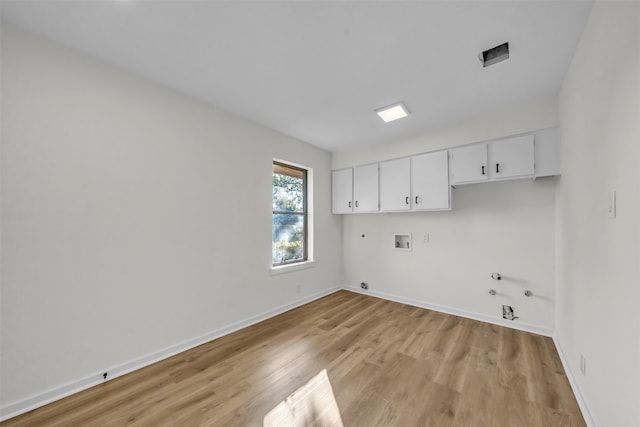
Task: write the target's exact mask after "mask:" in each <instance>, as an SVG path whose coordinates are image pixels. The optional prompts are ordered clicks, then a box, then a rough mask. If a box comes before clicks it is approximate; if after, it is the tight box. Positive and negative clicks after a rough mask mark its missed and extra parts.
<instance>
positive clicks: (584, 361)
mask: <svg viewBox="0 0 640 427" xmlns="http://www.w3.org/2000/svg"><path fill="white" fill-rule="evenodd" d="M580 372H581V373H582V375H583V376H585V377H586V376H587V358H586V357H584V355H582V354H581V355H580Z"/></svg>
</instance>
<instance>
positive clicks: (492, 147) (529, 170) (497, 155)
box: [487, 135, 535, 180]
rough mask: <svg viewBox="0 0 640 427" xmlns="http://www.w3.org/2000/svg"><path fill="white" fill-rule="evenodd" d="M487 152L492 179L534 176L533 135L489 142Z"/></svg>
mask: <svg viewBox="0 0 640 427" xmlns="http://www.w3.org/2000/svg"><path fill="white" fill-rule="evenodd" d="M487 154H488V159H489V176H490V177H491V179H492V180H502V179H516V178H526V177H533V176H534V159H535V156H534V151H533V135H526V136H519V137H516V138H509V139H504V140H502V141H494V142H490V143H489V144H488V152H487Z"/></svg>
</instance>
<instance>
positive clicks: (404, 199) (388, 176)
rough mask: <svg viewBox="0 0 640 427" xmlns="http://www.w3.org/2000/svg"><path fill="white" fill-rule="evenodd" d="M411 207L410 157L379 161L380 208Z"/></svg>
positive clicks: (387, 209)
mask: <svg viewBox="0 0 640 427" xmlns="http://www.w3.org/2000/svg"><path fill="white" fill-rule="evenodd" d="M409 209H411V159H409V158H408V157H407V158H404V159H397V160H389V161H386V162H381V163H380V210H381V211H385V212H388V211H407V210H409Z"/></svg>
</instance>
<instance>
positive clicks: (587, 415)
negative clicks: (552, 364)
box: [553, 337, 598, 427]
mask: <svg viewBox="0 0 640 427" xmlns="http://www.w3.org/2000/svg"><path fill="white" fill-rule="evenodd" d="M553 343H554V344H555V345H556V349H557V350H558V355H559V356H560V361H561V362H562V367H563V368H564V372H565V373H566V375H567V379H568V380H569V384H570V385H571V389H572V390H573V395H574V396H575V397H576V401H578V406H579V407H580V411H581V412H582V417H583V418H584V422H585V423H587V426H588V427H596V426H597V425H598V424H597V423H596V420H595V418H594V417H593V415H591V411H590V410H589V405H588V404H587V401H586V400H585V398H584V396H583V395H582V392H581V391H580V387H579V386H578V382H577V381H576V378H575V376H574V375H573V371H572V370H571V365H569V360H568V359H567V357H566V356H565V354H564V351H563V350H562V345H560V341H558V339H557V338H556V337H553Z"/></svg>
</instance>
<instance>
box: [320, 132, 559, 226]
mask: <svg viewBox="0 0 640 427" xmlns="http://www.w3.org/2000/svg"><path fill="white" fill-rule="evenodd" d="M559 151H560V150H559V141H558V129H557V128H549V129H543V130H539V131H537V132H536V133H535V144H534V135H533V134H530V135H524V136H516V137H512V138H506V139H501V140H497V141H489V142H482V143H477V144H471V145H466V146H462V147H457V148H452V149H450V150H443V151H432V152H430V153H424V154H418V155H415V156H413V157H404V158H401V159H395V160H387V161H383V162H380V163H379V164H378V163H376V164H372V165H366V166H360V167H357V168H353V169H343V170H338V171H333V184H332V185H333V213H337V214H342V213H361V212H405V211H432V210H448V209H451V186H455V185H462V184H475V183H482V182H495V181H503V180H511V179H523V178H531V179H533V178H538V177H544V176H553V175H560V158H559Z"/></svg>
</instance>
